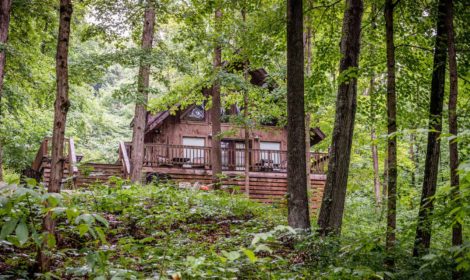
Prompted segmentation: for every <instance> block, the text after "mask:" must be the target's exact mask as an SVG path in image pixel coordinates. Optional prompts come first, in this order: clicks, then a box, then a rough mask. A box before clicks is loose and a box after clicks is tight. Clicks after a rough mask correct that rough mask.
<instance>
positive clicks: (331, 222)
mask: <svg viewBox="0 0 470 280" xmlns="http://www.w3.org/2000/svg"><path fill="white" fill-rule="evenodd" d="M362 13H363V3H362V1H361V0H347V1H346V10H345V12H344V19H343V31H342V33H343V34H342V38H341V54H342V58H341V61H340V68H339V71H340V74H341V75H345V74H346V73H348V72H349V71H357V67H358V64H359V52H360V37H361V19H362ZM346 71H348V72H346ZM345 72H346V73H345ZM343 79H344V81H343V82H342V83H341V84H340V85H339V87H338V94H337V97H336V117H335V125H334V129H333V140H332V146H331V151H330V162H329V165H328V175H327V180H326V185H325V191H324V195H323V201H322V206H321V209H320V216H319V219H318V225H319V227H320V229H319V232H320V234H321V235H328V234H330V233H335V234H340V232H341V224H342V221H343V211H344V202H345V198H346V187H347V184H348V172H349V161H350V156H351V145H352V138H353V131H354V119H355V115H356V106H357V103H356V98H357V78H354V77H350V78H348V75H347V74H346V75H345V76H344V77H343Z"/></svg>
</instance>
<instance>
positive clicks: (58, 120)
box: [37, 0, 73, 272]
mask: <svg viewBox="0 0 470 280" xmlns="http://www.w3.org/2000/svg"><path fill="white" fill-rule="evenodd" d="M72 12H73V8H72V1H71V0H60V20H59V34H58V40H57V53H56V82H57V93H56V99H55V104H54V126H53V128H52V156H51V175H50V181H49V185H48V189H47V191H48V192H49V193H59V192H60V187H61V182H62V178H63V175H64V165H65V157H64V142H65V126H66V123H67V112H68V110H69V107H70V101H69V96H68V92H69V77H68V76H69V74H68V53H69V40H70V23H71V18H72ZM43 230H44V232H45V233H46V234H47V236H49V238H55V221H54V220H53V218H52V216H51V213H47V214H46V216H45V217H44V221H43ZM47 236H45V240H44V242H43V245H42V248H41V249H40V251H39V253H38V259H37V261H38V267H39V269H40V271H42V272H47V271H49V268H50V257H49V254H48V253H47V252H45V251H46V250H47V249H50V248H47V243H48V242H47V239H48V237H47Z"/></svg>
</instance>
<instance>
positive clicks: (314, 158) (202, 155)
mask: <svg viewBox="0 0 470 280" xmlns="http://www.w3.org/2000/svg"><path fill="white" fill-rule="evenodd" d="M211 153H212V149H211V148H210V147H205V146H187V145H168V144H154V143H147V144H145V145H144V162H143V166H144V169H145V170H148V171H151V170H154V169H157V168H158V169H161V168H165V169H167V170H168V169H194V170H210V169H211ZM246 155H247V156H248V159H249V166H248V168H249V172H264V173H286V172H287V164H288V163H287V151H281V150H265V149H251V148H250V149H248V151H246V149H245V148H239V147H237V146H235V145H234V146H225V147H224V146H223V147H222V170H223V171H232V172H231V173H233V172H235V173H238V172H240V171H245V168H246V167H245V156H246ZM119 157H120V162H121V163H122V164H123V169H124V170H125V172H130V159H131V158H132V143H130V142H121V143H120V145H119ZM327 166H328V153H320V152H312V153H311V156H310V173H311V174H325V172H326V168H327Z"/></svg>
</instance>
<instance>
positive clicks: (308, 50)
mask: <svg viewBox="0 0 470 280" xmlns="http://www.w3.org/2000/svg"><path fill="white" fill-rule="evenodd" d="M312 2H313V1H309V7H311V6H312V4H313V3H312ZM305 24H306V25H307V31H306V32H305V45H304V49H305V54H306V55H307V65H306V66H305V75H306V76H307V78H308V77H310V75H311V72H312V25H311V23H310V17H309V16H307V17H305ZM306 110H307V112H305V161H306V169H305V171H306V173H307V190H310V189H311V182H310V171H311V167H312V165H311V155H310V153H311V152H310V122H311V115H310V111H309V106H308V105H307V108H306Z"/></svg>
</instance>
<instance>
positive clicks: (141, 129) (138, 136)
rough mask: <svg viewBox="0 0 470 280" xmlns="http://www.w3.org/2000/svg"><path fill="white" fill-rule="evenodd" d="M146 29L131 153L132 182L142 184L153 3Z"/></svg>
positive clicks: (144, 30) (148, 12)
mask: <svg viewBox="0 0 470 280" xmlns="http://www.w3.org/2000/svg"><path fill="white" fill-rule="evenodd" d="M143 24H144V28H143V32H142V45H141V48H142V52H143V56H144V57H142V58H141V60H140V67H139V81H138V98H137V101H136V105H135V113H134V126H133V133H132V153H131V157H132V159H131V161H132V166H131V181H132V182H134V183H137V182H140V181H141V179H142V165H143V163H144V137H145V127H146V122H147V109H146V105H147V102H148V88H149V84H150V66H151V65H150V64H149V62H148V61H146V60H147V59H148V58H146V56H147V55H148V54H149V53H150V52H151V51H152V44H153V34H154V29H155V7H154V6H153V2H152V1H148V2H147V7H146V9H145V14H144V23H143Z"/></svg>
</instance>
